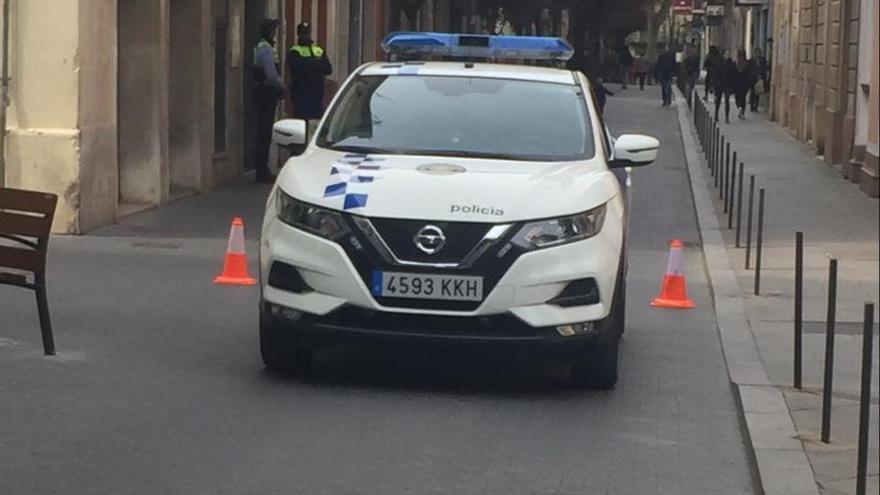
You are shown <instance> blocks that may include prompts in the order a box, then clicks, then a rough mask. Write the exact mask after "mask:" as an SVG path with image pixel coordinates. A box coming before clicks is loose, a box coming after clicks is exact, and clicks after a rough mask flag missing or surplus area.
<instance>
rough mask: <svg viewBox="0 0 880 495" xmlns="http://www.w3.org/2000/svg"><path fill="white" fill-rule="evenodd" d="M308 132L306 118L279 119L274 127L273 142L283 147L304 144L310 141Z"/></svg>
mask: <svg viewBox="0 0 880 495" xmlns="http://www.w3.org/2000/svg"><path fill="white" fill-rule="evenodd" d="M308 134H309V131H308V126H307V125H306V121H305V120H295V119H286V120H279V121H278V122H275V125H274V126H273V127H272V142H273V143H275V144H277V145H278V146H281V147H282V148H291V147H296V146H304V145H305V144H306V142H307V141H308V138H309V136H308Z"/></svg>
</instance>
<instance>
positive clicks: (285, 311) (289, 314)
mask: <svg viewBox="0 0 880 495" xmlns="http://www.w3.org/2000/svg"><path fill="white" fill-rule="evenodd" d="M271 308H272V309H271V310H270V311H271V313H272V316H275V317H278V318H284V319H285V320H291V321H297V320H299V319H300V318H302V315H303V314H302V311H297V310H295V309H290V308H285V307H284V306H278V305H277V304H273V305H272V306H271Z"/></svg>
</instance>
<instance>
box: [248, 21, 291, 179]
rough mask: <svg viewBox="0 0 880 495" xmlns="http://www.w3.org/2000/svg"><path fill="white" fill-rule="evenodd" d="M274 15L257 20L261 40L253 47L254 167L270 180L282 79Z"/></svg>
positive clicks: (282, 90) (276, 25)
mask: <svg viewBox="0 0 880 495" xmlns="http://www.w3.org/2000/svg"><path fill="white" fill-rule="evenodd" d="M278 25H279V22H278V20H277V19H264V20H263V21H262V22H261V23H260V35H261V38H260V41H259V42H258V43H257V46H255V47H254V75H253V77H254V90H253V91H254V94H253V96H254V106H255V107H256V110H257V112H256V113H257V126H256V127H257V129H256V134H257V136H256V141H255V143H254V163H253V165H254V168H255V169H256V172H257V182H264V183H272V182H274V181H275V177H274V176H273V175H272V172H271V171H270V169H269V148H270V147H271V146H272V126H273V125H274V124H275V113H276V111H277V109H278V101H279V100H281V99H283V98H284V81H282V80H281V76H280V75H279V74H278V52H276V51H275V34H276V33H277V31H278Z"/></svg>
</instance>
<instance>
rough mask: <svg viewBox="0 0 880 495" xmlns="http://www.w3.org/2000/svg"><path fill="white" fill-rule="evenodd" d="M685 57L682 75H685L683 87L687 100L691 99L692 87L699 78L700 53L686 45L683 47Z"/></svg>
mask: <svg viewBox="0 0 880 495" xmlns="http://www.w3.org/2000/svg"><path fill="white" fill-rule="evenodd" d="M685 54H686V56H685V58H684V76H685V89H686V96H687V99H688V101H689V102H690V101H691V96H692V95H693V92H694V88H695V87H696V86H697V81H699V80H700V55H699V54H698V53H697V50H696V49H695V48H694V47H692V46H688V47H687V48H686V49H685Z"/></svg>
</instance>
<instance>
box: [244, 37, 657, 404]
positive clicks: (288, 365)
mask: <svg viewBox="0 0 880 495" xmlns="http://www.w3.org/2000/svg"><path fill="white" fill-rule="evenodd" d="M383 46H384V48H385V50H386V51H387V52H388V53H389V54H390V59H389V60H390V61H386V62H377V63H370V64H367V65H364V66H363V67H361V68H359V69H358V70H357V71H355V72H354V74H352V75H351V77H349V78H348V80H347V81H346V82H345V83H344V85H343V86H342V88H341V89H340V91H339V92H338V94H337V95H336V97H335V99H334V101H333V102H332V104H331V105H330V107H329V109H328V111H327V113H326V114H325V117H324V118H323V120H322V122H321V123H320V124H319V125H318V127H317V130H316V132H314V135H313V136H307V132H308V131H307V128H308V126H307V124H306V123H305V122H303V121H296V120H284V121H280V122H278V123H276V125H275V128H274V137H273V139H274V141H275V143H276V144H278V145H280V146H305V151H304V152H303V153H302V154H301V155H299V156H297V157H294V158H292V159H291V160H290V161H289V162H288V163H287V164H286V165H285V166H284V168H283V169H282V171H281V173H280V174H279V176H278V181H277V183H276V185H275V187H274V189H273V190H272V192H271V195H270V197H269V200H268V203H267V204H266V212H265V218H264V221H263V226H262V237H261V242H260V264H261V304H260V345H261V351H262V358H263V361H264V363H265V365H266V367H267V368H268V369H270V370H299V371H302V370H305V369H307V368H308V367H309V366H310V365H311V362H312V358H313V355H314V353H315V350H316V349H320V348H323V347H325V346H332V345H334V344H336V343H339V342H342V341H354V342H357V341H358V339H370V340H381V339H387V340H389V341H395V340H399V341H407V340H419V341H425V342H447V341H452V342H467V343H478V344H489V345H498V346H503V345H519V346H531V347H532V348H534V349H535V350H536V351H537V350H538V349H545V348H546V349H550V350H557V351H560V352H561V356H563V357H564V358H565V359H566V360H567V361H568V362H569V363H570V364H571V378H572V381H573V383H574V384H575V385H578V386H589V387H595V388H601V389H607V388H610V387H612V386H613V385H614V384H615V382H616V380H617V354H618V352H617V351H618V340H619V338H620V336H621V334H622V332H623V329H624V312H625V310H624V307H625V296H626V291H625V273H626V202H625V197H624V196H625V194H624V188H623V187H622V185H621V181H620V180H618V176H617V175H616V174H615V172H616V171H623V170H624V169H625V168H628V167H635V166H640V165H646V164H649V163H651V162H652V161H653V160H654V159H655V157H656V155H657V150H658V147H659V142H658V141H657V140H656V139H654V138H652V137H648V136H640V135H622V136H618V137H617V138H612V137H611V136H610V134H609V133H608V131H607V128H606V127H605V125H604V122H603V120H602V116H601V115H600V114H599V113H598V111H597V108H596V105H595V103H594V101H593V98H592V93H591V90H590V85H589V82H588V80H587V79H586V78H585V77H584V76H583V75H582V74H581V73H579V72H572V71H568V70H564V69H562V68H554V67H546V66H540V64H542V63H543V64H544V65H551V66H552V65H556V66H559V67H561V64H562V63H564V61H565V60H566V59H568V58H570V57H571V55H572V49H571V47H570V45H568V44H567V43H566V42H565V41H563V40H561V39H557V38H534V37H504V36H497V37H496V36H465V35H447V34H434V33H398V34H392V35H390V36H389V37H388V38H386V40H385V42H384V43H383ZM437 57H442V58H443V59H444V60H445V61H425V60H426V59H432V58H437ZM513 58H517V59H529V60H532V62H531V63H530V64H528V65H505V64H500V63H493V62H492V61H495V60H501V59H503V60H509V59H513ZM413 59H422V61H419V60H413Z"/></svg>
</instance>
